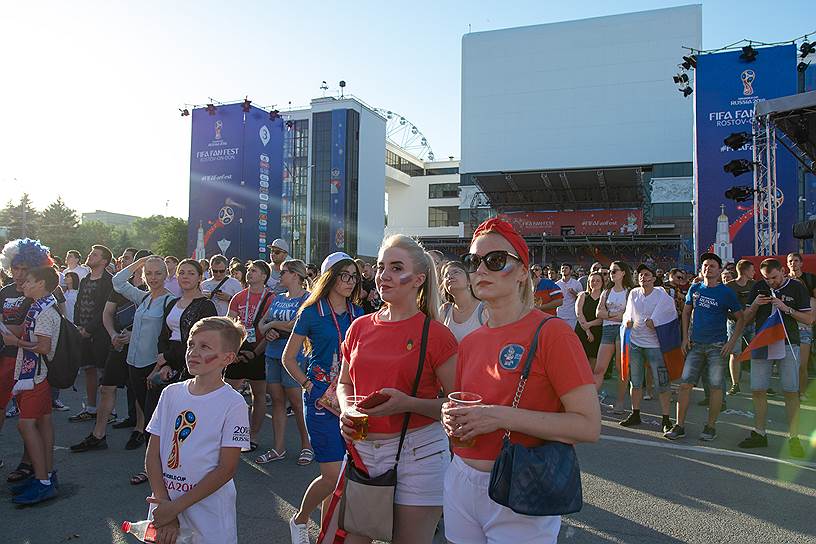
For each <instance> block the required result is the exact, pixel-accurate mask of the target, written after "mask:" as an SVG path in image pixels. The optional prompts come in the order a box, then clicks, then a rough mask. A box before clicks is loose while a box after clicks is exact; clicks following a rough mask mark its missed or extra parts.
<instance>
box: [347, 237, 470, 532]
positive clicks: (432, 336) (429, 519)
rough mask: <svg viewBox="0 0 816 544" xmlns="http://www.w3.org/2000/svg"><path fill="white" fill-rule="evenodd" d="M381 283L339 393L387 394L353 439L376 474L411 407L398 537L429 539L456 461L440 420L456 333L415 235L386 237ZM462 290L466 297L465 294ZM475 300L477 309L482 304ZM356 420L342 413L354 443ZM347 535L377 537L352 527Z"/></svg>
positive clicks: (352, 339) (353, 340)
mask: <svg viewBox="0 0 816 544" xmlns="http://www.w3.org/2000/svg"><path fill="white" fill-rule="evenodd" d="M449 264H450V263H449ZM452 268H453V269H456V270H459V271H460V272H463V271H462V270H460V269H458V268H456V267H449V268H447V270H451V269H452ZM462 277H463V278H462V281H461V286H462V287H463V288H464V291H465V292H467V290H468V289H469V288H468V284H467V279H466V276H465V275H464V273H463V274H462ZM376 282H377V289H378V291H379V292H380V296H381V297H382V300H383V302H384V303H385V307H384V308H383V309H381V310H380V311H378V312H377V313H374V314H371V315H367V316H365V317H362V318H360V319H358V320H357V321H355V322H354V324H353V325H352V326H351V328H350V329H349V331H348V334H347V335H346V341H345V342H344V344H343V363H342V365H343V366H342V370H341V372H340V382H339V385H338V388H337V396H338V398H339V399H340V405H341V406H345V407H346V408H348V407H349V406H348V405H347V403H346V399H347V397H349V396H351V395H360V396H366V395H370V394H372V393H375V392H376V393H379V394H381V395H384V396H385V397H388V398H387V400H386V401H385V402H383V403H382V404H380V405H379V406H376V407H374V408H369V409H363V408H358V410H359V411H360V412H362V413H364V414H366V415H368V433H367V437H366V438H365V439H364V440H357V441H354V446H355V448H356V450H357V452H358V453H359V454H360V459H361V460H362V462H363V464H364V465H365V469H366V470H367V471H368V474H369V476H371V477H377V476H379V475H381V474H383V473H384V472H386V471H388V470H390V469H391V468H392V467H393V466H394V461H395V458H396V455H397V448H398V447H399V442H400V435H401V431H402V426H403V422H404V420H405V416H406V414H410V417H409V420H408V430H407V434H406V435H405V441H404V445H403V448H402V450H401V456H400V460H399V468H398V471H397V474H398V477H397V486H396V493H395V497H394V504H395V509H394V540H393V542H404V543H417V544H421V543H430V542H431V541H432V540H433V536H434V531H435V529H436V525H437V523H438V522H439V518H440V516H441V515H442V495H443V491H444V490H443V486H442V483H443V480H444V477H445V470H446V469H447V467H448V464H449V463H450V452H449V445H448V440H447V436H446V435H445V432H444V430H443V429H442V426H441V425H440V424H439V417H440V415H439V414H440V407H441V405H442V402H443V399H440V398H438V397H439V391H440V390H443V391H444V392H445V394H447V393H450V392H451V391H452V390H453V389H452V388H453V380H454V375H455V373H456V349H457V343H456V338H455V337H454V336H453V334H452V333H451V332H450V330H448V329H447V328H446V327H445V326H444V325H442V324H441V323H439V322H438V321H437V312H436V308H438V300H437V297H438V295H437V289H436V285H437V282H436V271H435V267H434V265H433V260H432V259H431V257H430V256H429V255H428V254H427V253H425V251H424V250H423V249H422V247H421V246H420V245H419V244H418V243H417V242H415V241H414V240H412V239H410V238H408V237H407V236H402V235H395V236H391V237H389V238H387V239H386V240H384V241H383V244H382V246H381V247H380V251H379V256H378V258H377V273H376ZM458 293H459V296H461V297H462V299H463V300H464V298H465V295H464V294H463V293H462V292H461V291H458ZM457 302H458V299H457ZM470 302H472V303H475V302H477V301H475V299H474V300H473V301H470ZM471 305H472V306H474V307H473V308H470V312H471V314H472V313H474V312H475V311H476V310H475V306H478V304H471ZM426 318H428V319H430V320H431V321H430V328H429V330H428V341H427V351H426V356H425V361H424V364H423V367H422V374H421V376H420V380H419V385H418V388H417V392H416V395H415V396H411V395H412V389H413V386H414V381H415V379H416V374H417V365H418V364H419V357H418V355H419V352H420V351H421V341H422V331H423V326H424V323H425V320H426ZM353 426H354V423H353V421H351V420H350V419H348V417H347V416H343V417H342V418H341V430H342V433H343V437H344V438H345V439H346V441H348V442H352V441H353V439H354V433H355V430H354V428H353ZM358 468H361V467H358ZM346 542H347V543H348V544H360V543H369V542H371V539H369V538H366V537H362V536H359V535H353V534H349V535H347V536H346Z"/></svg>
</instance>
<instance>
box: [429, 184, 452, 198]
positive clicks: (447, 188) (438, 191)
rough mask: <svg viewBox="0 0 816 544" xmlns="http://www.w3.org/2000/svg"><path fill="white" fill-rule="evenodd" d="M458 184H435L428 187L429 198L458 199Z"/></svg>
mask: <svg viewBox="0 0 816 544" xmlns="http://www.w3.org/2000/svg"><path fill="white" fill-rule="evenodd" d="M458 197H459V184H458V183H433V184H431V185H428V198H458Z"/></svg>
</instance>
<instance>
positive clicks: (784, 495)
mask: <svg viewBox="0 0 816 544" xmlns="http://www.w3.org/2000/svg"><path fill="white" fill-rule="evenodd" d="M608 385H610V386H609V387H607V389H609V390H611V389H612V387H611V384H608ZM772 386H774V387H778V384H775V385H772ZM700 394H701V393H700V392H696V393H695V397H694V398H695V400H696V399H699V398H700ZM121 397H124V395H121ZM79 399H80V396H79V395H78V394H77V393H75V392H72V391H67V392H65V394H64V400H65V402H66V404H69V405H71V406H72V407H75V408H77V407H79V405H80V400H79ZM120 401H121V402H120V413H124V410H125V407H124V398H121V399H120ZM771 403H772V405H771V407H770V418H771V423H770V430H771V433H772V434H771V438H770V440H771V445H770V447H769V448H768V450H767V451H757V450H754V451H753V452H751V453H750V454H746V453H745V452H742V451H739V450H738V449H737V448H736V447H735V446H736V444H737V442H739V441H740V440H741V439H742V438H743V437H744V436H745V435H747V433H748V431H749V430H750V428H751V419H750V418H749V417H748V412H749V411H750V410H752V407H751V402H750V398H749V397H748V396H747V395H741V396H739V397H736V398H734V397H729V398H728V407H729V409H730V410H729V412H727V413H726V414H724V415H723V416H722V417H721V420H720V423H719V425H718V427H717V430H718V432H719V435H720V436H719V438H718V439H717V440H716V441H715V442H713V443H710V444H709V445H706V446H705V447H701V446H699V443H698V442H697V440H696V436H697V434H698V433H699V432H700V430H702V425H701V421H702V419H703V418H704V410H703V409H702V408H697V407H694V408H693V410H692V412H691V416H690V418H689V423H688V425H687V432H688V436H687V438H685V439H684V440H682V441H679V442H672V443H670V442H668V441H666V440H664V439H662V438H661V437H660V436H659V434H658V432H657V431H658V428H657V423H658V420H657V419H655V418H652V417H649V416H650V415H654V414H656V412H655V410H656V409H657V408H658V405H657V403H656V402H655V401H649V402H646V403H644V406H643V411H644V419H645V420H646V421H645V423H644V425H642V427H641V428H640V429H624V428H622V427H620V426H619V425H618V424H617V419H618V418H616V417H612V416H611V413H610V412H609V411H605V412H604V428H603V437H602V439H601V440H600V441H599V442H598V443H597V444H591V445H581V446H579V458H580V461H581V467H582V470H583V483H584V500H585V504H584V508H583V510H582V511H581V512H580V513H578V514H575V515H572V516H568V517H565V518H564V520H563V524H562V530H561V537H560V541H561V542H567V543H572V542H574V543H584V542H609V543H613V542H614V543H650V544H652V543H677V542H699V543H706V544H707V543H710V542H760V541H764V542H785V543H794V542H802V543H805V542H814V541H816V524H814V523H813V515H814V513H816V510H814V505H816V462H814V460H816V453H814V447H816V434H813V435H812V436H813V444H809V445H808V446H807V453H808V456H809V459H808V460H806V461H795V462H794V461H792V460H789V459H787V458H786V457H785V453H784V451H783V450H784V448H783V442H784V440H783V439H784V437H783V433H782V431H783V429H784V424H783V420H784V408H783V405H782V403H781V399H780V398H775V399H772V401H771ZM71 413H73V412H63V413H56V414H55V419H56V422H57V445H58V447H59V448H58V450H57V452H56V462H57V467H58V469H59V471H60V476H61V482H62V490H61V494H60V497H59V498H57V499H55V500H54V501H51V502H50V503H47V504H43V505H39V506H36V507H31V508H24V509H17V508H15V507H14V506H13V505H12V504H11V503H10V501H9V495H8V492H7V491H5V490H2V489H0V498H2V500H0V542H2V543H3V544H56V543H62V542H70V543H77V544H81V543H93V544H104V543H112V544H119V543H122V544H123V543H125V542H135V540H134V539H128V538H126V537H125V536H123V535H122V534H121V533H120V532H119V530H118V527H119V525H120V524H121V521H122V520H124V519H129V520H138V519H142V518H143V517H144V516H145V513H146V505H145V502H144V499H145V497H146V496H147V495H148V494H149V490H148V488H147V486H146V485H143V486H139V487H133V486H131V485H129V483H128V481H127V478H128V476H129V474H130V473H132V472H134V471H136V470H137V469H138V468H139V466H140V463H141V456H142V455H143V452H142V451H136V452H129V451H125V450H124V449H123V446H124V443H125V441H126V440H127V437H128V431H115V430H110V433H109V437H108V442H109V445H110V449H108V450H107V451H102V452H90V453H84V454H72V453H70V452H69V451H67V450H66V449H65V448H66V447H67V446H68V445H70V444H72V443H75V442H77V441H79V440H80V439H81V438H82V437H83V436H84V435H86V434H87V433H88V432H89V429H90V424H89V423H68V421H67V418H68V415H70V414H71ZM802 419H803V421H802V423H803V429H808V432H809V433H811V432H813V431H814V429H816V408H814V407H804V410H803V418H802ZM14 423H15V420H9V421H8V422H7V425H6V427H5V428H4V429H3V431H2V434H0V459H3V460H4V461H5V463H6V465H7V466H9V465H14V464H16V462H17V456H18V455H19V451H20V448H21V443H20V439H19V436H18V434H17V432H16V429H15V425H14ZM294 431H295V429H294V422H290V425H289V429H288V433H289V434H288V436H287V440H288V448H289V451H290V452H293V451H297V443H296V433H295V432H294ZM270 439H271V426H270V425H267V426H266V427H265V429H264V434H263V436H262V440H261V442H262V445H261V447H262V448H263V447H265V446H267V445H268V443H269V442H270ZM251 459H252V456H250V455H245V456H244V458H243V460H242V463H241V465H240V467H239V469H238V474H237V477H236V483H237V487H238V491H239V499H238V518H239V519H238V526H239V541H240V542H241V543H242V544H243V543H255V542H257V543H264V544H266V543H278V542H280V543H286V542H288V528H287V520H288V519H289V517H290V516H291V515H292V512H293V508H294V506H293V505H295V504H298V503H299V501H300V497H301V494H302V493H303V490H304V488H305V486H306V485H307V484H308V482H309V481H310V480H311V478H312V477H313V476H314V474H315V473H316V467H314V466H312V467H298V466H297V465H296V464H295V460H294V459H292V458H289V459H287V460H285V461H283V462H279V463H274V464H272V465H265V466H258V465H255V464H254V463H253V462H252V461H251ZM314 536H316V531H315V535H314Z"/></svg>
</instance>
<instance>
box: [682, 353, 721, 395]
mask: <svg viewBox="0 0 816 544" xmlns="http://www.w3.org/2000/svg"><path fill="white" fill-rule="evenodd" d="M722 347H723V344H722V343H716V344H701V343H699V342H694V343H693V344H692V345H691V351H689V352H688V353H687V354H686V364H685V365H683V376H682V377H681V378H680V382H681V383H690V384H692V385H694V384H696V383H697V382H698V381H699V380H700V375H701V374H702V373H703V369H705V370H706V378H707V379H706V383H707V384H708V386H709V387H715V388H717V389H722V388H723V384H724V383H725V380H724V377H725V359H723V357H722V355H720V350H722Z"/></svg>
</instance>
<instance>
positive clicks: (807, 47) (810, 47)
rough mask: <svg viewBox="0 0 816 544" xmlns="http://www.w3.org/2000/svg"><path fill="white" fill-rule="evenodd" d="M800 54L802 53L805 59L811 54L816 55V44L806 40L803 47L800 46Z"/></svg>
mask: <svg viewBox="0 0 816 544" xmlns="http://www.w3.org/2000/svg"><path fill="white" fill-rule="evenodd" d="M799 53H801V55H802V58H803V59H804V58H805V57H807V56H808V55H810V54H811V53H816V42H808V41H807V39H805V41H804V42H802V45H800V46H799Z"/></svg>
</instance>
